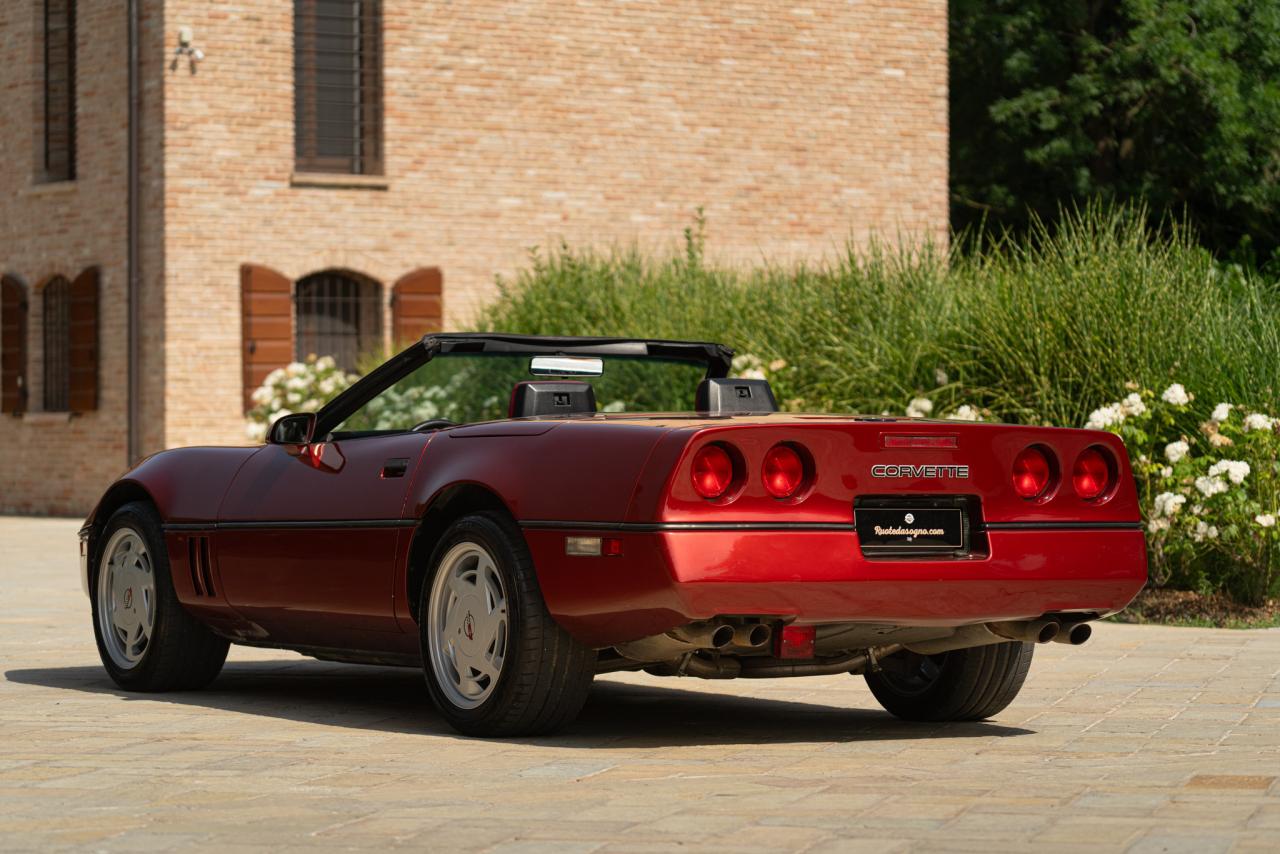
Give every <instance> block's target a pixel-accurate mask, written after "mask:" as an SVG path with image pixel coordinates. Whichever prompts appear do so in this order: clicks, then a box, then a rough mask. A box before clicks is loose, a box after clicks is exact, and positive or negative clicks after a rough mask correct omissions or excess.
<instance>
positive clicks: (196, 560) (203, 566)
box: [187, 537, 214, 596]
mask: <svg viewBox="0 0 1280 854" xmlns="http://www.w3.org/2000/svg"><path fill="white" fill-rule="evenodd" d="M187 566H188V567H189V568H190V569H191V586H192V587H193V588H195V591H196V595H197V596H212V595H214V593H213V569H212V568H211V567H210V565H209V538H208V537H190V538H188V539H187Z"/></svg>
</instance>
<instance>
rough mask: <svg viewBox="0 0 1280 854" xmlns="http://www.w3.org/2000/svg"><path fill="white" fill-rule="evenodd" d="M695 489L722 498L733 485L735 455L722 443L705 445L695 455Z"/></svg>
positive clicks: (707, 496)
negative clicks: (721, 444)
mask: <svg viewBox="0 0 1280 854" xmlns="http://www.w3.org/2000/svg"><path fill="white" fill-rule="evenodd" d="M692 472H693V491H694V492H696V493H698V494H699V495H701V496H702V497H703V498H706V499H715V498H720V497H721V496H723V495H724V494H725V493H726V492H728V491H729V487H730V486H732V485H733V457H731V456H729V452H728V451H726V450H725V449H724V448H723V447H721V446H720V445H705V446H703V448H702V449H701V450H700V451H698V453H696V454H694V455H693V469H692Z"/></svg>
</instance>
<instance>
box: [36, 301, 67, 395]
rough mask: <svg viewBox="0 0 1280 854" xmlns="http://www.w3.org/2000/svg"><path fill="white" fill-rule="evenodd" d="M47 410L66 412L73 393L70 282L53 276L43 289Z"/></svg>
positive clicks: (42, 306)
mask: <svg viewBox="0 0 1280 854" xmlns="http://www.w3.org/2000/svg"><path fill="white" fill-rule="evenodd" d="M40 302H41V312H40V321H41V324H42V330H41V331H42V333H43V337H42V341H41V343H42V345H43V351H42V352H41V354H40V356H41V361H42V364H43V368H44V370H43V371H42V372H41V378H42V379H43V380H44V397H43V401H42V402H43V408H44V411H45V412H66V411H67V405H68V403H69V402H70V400H69V398H70V395H71V352H70V350H71V283H70V282H68V281H67V280H66V279H65V278H63V277H62V276H54V277H53V278H52V279H50V280H49V281H48V282H46V283H45V286H44V289H43V290H42V291H41V292H40Z"/></svg>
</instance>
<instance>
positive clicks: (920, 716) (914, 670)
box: [866, 641, 1035, 721]
mask: <svg viewBox="0 0 1280 854" xmlns="http://www.w3.org/2000/svg"><path fill="white" fill-rule="evenodd" d="M1034 652H1035V644H1030V643H1020V642H1016V641H1015V642H1012V643H998V644H990V645H988V646H977V647H972V648H970V649H957V650H952V651H951V652H945V653H942V654H941V655H919V654H917V653H914V652H909V651H908V652H901V653H898V654H897V655H893V656H890V657H889V658H886V659H884V661H883V662H881V669H879V670H876V671H874V672H871V673H868V674H867V675H866V680H867V686H868V687H869V688H870V689H871V693H872V694H874V695H875V698H876V699H877V700H878V701H879V702H880V705H881V706H884V708H885V710H886V711H888V712H890V713H891V714H893V715H896V716H897V717H900V718H902V719H903V720H909V721H977V720H982V719H984V718H989V717H991V716H992V715H995V714H998V713H999V712H1001V711H1002V710H1003V709H1004V708H1005V707H1006V706H1008V705H1009V704H1010V703H1012V702H1013V698H1014V697H1016V696H1018V691H1020V690H1021V689H1022V683H1023V682H1025V681H1026V678H1027V671H1028V669H1029V668H1030V667H1031V656H1032V654H1033V653H1034Z"/></svg>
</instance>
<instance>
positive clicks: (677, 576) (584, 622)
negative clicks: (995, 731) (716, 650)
mask: <svg viewBox="0 0 1280 854" xmlns="http://www.w3.org/2000/svg"><path fill="white" fill-rule="evenodd" d="M526 533H527V534H529V535H531V536H530V543H531V546H533V549H534V556H535V561H536V562H537V563H538V565H539V569H540V579H541V581H542V583H543V586H544V592H545V594H546V597H547V601H548V605H549V607H550V608H551V610H552V613H553V614H554V615H555V616H556V617H557V619H558V620H559V621H560V622H561V623H562V624H563V625H565V626H566V628H568V629H569V630H570V631H571V632H574V633H575V634H577V635H578V636H579V637H581V638H582V639H584V640H586V641H587V642H589V643H592V644H594V645H597V646H604V645H606V644H615V643H618V642H627V641H631V640H633V639H637V638H645V637H649V636H654V635H658V634H661V633H667V632H671V631H672V630H677V631H680V630H686V631H687V630H688V627H690V626H702V625H709V626H715V625H718V624H727V625H731V626H738V627H741V626H742V625H743V624H744V623H745V624H746V625H753V624H755V623H757V622H759V623H763V624H767V625H770V626H771V627H772V628H773V630H774V631H775V632H780V631H781V630H782V629H783V628H784V627H785V628H788V629H789V630H791V631H792V632H793V634H795V636H797V637H807V638H809V639H810V641H811V639H812V638H813V637H814V636H815V634H816V636H817V637H818V638H819V639H820V638H821V637H822V636H823V634H824V632H825V633H826V634H830V633H831V632H833V631H836V632H839V631H846V630H852V631H854V632H855V634H856V630H857V628H858V626H863V627H868V630H869V631H879V632H881V633H882V634H883V635H884V636H885V637H889V636H891V635H894V634H895V633H897V634H899V635H901V633H902V630H921V631H917V632H916V633H915V635H913V636H928V635H929V634H930V633H932V634H934V635H937V634H940V633H941V634H946V633H950V632H952V631H953V630H955V629H958V628H960V627H965V626H972V625H1015V626H1021V627H1023V629H1024V630H1025V629H1026V627H1028V626H1030V627H1032V628H1031V629H1030V631H1032V632H1033V633H1034V632H1035V631H1038V630H1037V629H1036V628H1035V627H1036V626H1042V625H1044V624H1045V623H1053V624H1054V626H1055V627H1056V626H1058V625H1062V626H1065V627H1067V628H1068V629H1069V628H1070V627H1071V626H1072V625H1075V624H1082V623H1084V622H1087V621H1088V620H1093V619H1097V618H1099V617H1101V616H1104V615H1107V614H1110V613H1113V612H1115V611H1118V610H1120V609H1121V608H1123V607H1124V606H1125V605H1126V604H1127V603H1128V602H1129V601H1130V600H1131V599H1132V598H1133V596H1134V595H1135V594H1136V593H1137V592H1138V591H1139V590H1140V589H1141V587H1142V585H1143V584H1144V582H1145V580H1146V547H1145V541H1144V537H1143V533H1142V529H1141V524H1140V514H1139V508H1138V500H1137V495H1136V492H1135V488H1134V484H1133V478H1132V474H1131V472H1130V469H1129V464H1128V459H1127V455H1126V453H1125V449H1124V446H1123V444H1122V443H1121V441H1120V440H1119V439H1118V438H1117V437H1115V436H1113V435H1111V434H1107V433H1101V432H1096V431H1084V430H1062V429H1050V428H1031V427H1019V426H1010V425H988V424H973V423H958V422H924V421H916V420H910V421H903V420H894V419H850V418H830V417H820V416H814V417H804V416H772V417H768V418H755V419H751V418H729V419H723V420H721V421H718V422H703V423H701V424H699V425H698V426H696V427H694V428H691V429H690V428H686V429H679V430H675V431H673V432H672V434H671V435H670V436H669V437H668V438H667V439H665V440H664V441H663V442H661V443H659V445H658V446H657V447H656V448H655V451H654V453H653V454H652V455H651V459H650V465H649V472H648V477H647V478H642V479H641V482H640V483H638V484H637V486H636V490H635V497H634V499H633V501H632V505H631V510H630V512H629V514H628V519H627V520H626V521H625V522H624V523H619V524H616V525H607V524H606V525H594V526H591V527H590V528H584V529H582V530H571V529H561V530H556V531H539V532H526ZM571 541H572V542H571ZM596 541H599V542H600V543H601V545H600V546H599V551H598V552H596V551H595V550H594V549H595V548H596V546H595V545H594V544H595V542H596ZM583 543H585V544H586V545H585V546H584V545H583ZM575 544H576V545H575ZM575 548H577V549H578V550H580V551H585V552H586V553H583V554H576V555H575V553H574V550H575ZM804 627H813V630H812V631H809V630H807V629H805V628H804ZM849 627H852V629H849ZM872 627H874V629H873V628H872ZM1054 630H1055V631H1056V630H1057V629H1056V628H1055V629H1054ZM908 634H909V632H908ZM1040 634H1041V636H1040V637H1033V638H1032V639H1045V638H1044V637H1043V635H1044V634H1045V632H1043V631H1040ZM724 637H725V635H724V633H722V635H721V639H723V638H724ZM777 644H778V640H775V641H774V643H773V647H774V652H775V653H776V652H778V649H777ZM866 645H867V646H870V644H869V643H868V644H866ZM819 646H821V641H820V640H819Z"/></svg>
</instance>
